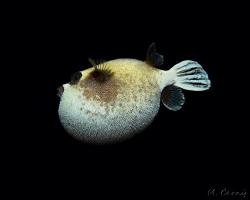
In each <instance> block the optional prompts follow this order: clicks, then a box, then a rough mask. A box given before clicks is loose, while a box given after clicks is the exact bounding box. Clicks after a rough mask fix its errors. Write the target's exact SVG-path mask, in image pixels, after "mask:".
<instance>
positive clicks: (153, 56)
mask: <svg viewBox="0 0 250 200" xmlns="http://www.w3.org/2000/svg"><path fill="white" fill-rule="evenodd" d="M146 62H147V63H148V64H150V65H152V66H155V67H157V66H160V65H162V64H163V62H164V57H163V55H161V54H159V53H157V51H156V47H155V43H152V44H151V45H150V46H149V47H148V51H147V57H146Z"/></svg>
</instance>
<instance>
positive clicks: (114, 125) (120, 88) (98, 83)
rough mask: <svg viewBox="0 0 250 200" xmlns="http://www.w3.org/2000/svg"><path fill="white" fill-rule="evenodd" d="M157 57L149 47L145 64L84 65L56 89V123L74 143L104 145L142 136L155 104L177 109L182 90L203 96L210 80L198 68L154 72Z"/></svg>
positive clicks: (128, 61)
mask: <svg viewBox="0 0 250 200" xmlns="http://www.w3.org/2000/svg"><path fill="white" fill-rule="evenodd" d="M163 60H164V58H163V56H162V55H161V54H159V53H157V51H156V47H155V43H152V44H151V45H150V46H149V48H148V51H147V56H146V61H141V60H137V59H129V58H121V59H115V60H110V61H105V62H101V63H100V62H99V63H97V62H95V61H93V60H92V59H90V62H91V64H92V67H90V68H88V69H86V70H84V71H79V72H76V73H74V74H73V75H72V76H71V81H70V83H66V84H63V85H62V86H60V87H59V88H58V96H60V103H59V109H58V113H59V119H60V121H61V124H62V125H63V127H64V129H65V130H66V131H67V132H68V133H69V134H70V135H71V136H73V137H74V138H76V139H77V140H80V141H83V142H87V143H94V144H107V143H115V142H120V141H124V140H127V139H129V138H131V137H133V136H135V135H136V134H138V133H140V132H141V131H143V130H144V129H145V128H146V127H147V126H149V125H150V124H151V122H152V121H153V120H154V118H155V116H156V115H157V113H158V111H159V108H160V102H162V103H163V105H164V106H165V107H167V108H168V109H169V110H172V111H177V110H179V109H181V107H182V106H183V104H184V101H185V98H184V94H183V92H182V89H184V90H190V91H203V90H207V89H209V88H210V80H209V78H208V75H207V73H206V72H205V71H204V69H203V68H202V66H201V65H200V64H199V63H197V62H195V61H192V60H185V61H182V62H180V63H178V64H176V65H174V66H173V67H172V68H171V69H169V70H161V69H157V68H156V67H157V66H160V65H162V64H163Z"/></svg>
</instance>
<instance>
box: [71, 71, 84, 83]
mask: <svg viewBox="0 0 250 200" xmlns="http://www.w3.org/2000/svg"><path fill="white" fill-rule="evenodd" d="M81 77H82V73H81V72H79V71H78V72H75V73H73V74H72V75H71V77H70V84H71V85H74V84H77V83H78V81H79V80H80V79H81Z"/></svg>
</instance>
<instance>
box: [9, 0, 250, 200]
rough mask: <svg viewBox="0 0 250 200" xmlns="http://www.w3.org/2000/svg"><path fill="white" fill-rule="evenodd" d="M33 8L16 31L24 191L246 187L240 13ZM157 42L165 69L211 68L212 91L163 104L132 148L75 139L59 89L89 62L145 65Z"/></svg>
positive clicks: (200, 191)
mask: <svg viewBox="0 0 250 200" xmlns="http://www.w3.org/2000/svg"><path fill="white" fill-rule="evenodd" d="M27 6H28V5H27ZM29 6H30V7H31V9H27V10H28V11H27V12H23V13H22V14H21V15H19V17H20V18H19V17H17V18H15V21H16V26H15V29H16V30H17V31H18V34H14V35H15V39H16V41H17V42H16V43H15V44H14V47H17V49H20V50H21V52H20V54H21V55H22V56H20V57H21V58H20V60H21V61H22V62H23V63H24V64H23V68H22V72H25V76H24V77H25V78H24V80H23V81H24V83H25V85H26V87H25V91H26V92H27V95H28V98H27V99H26V98H24V100H23V101H24V103H26V104H25V106H23V108H24V113H25V115H21V116H19V118H18V121H19V122H20V124H22V127H25V129H24V131H16V132H15V133H17V134H18V136H17V138H18V140H16V139H14V141H15V142H13V143H14V146H15V148H14V149H12V152H13V155H14V157H15V158H16V159H13V160H14V163H15V164H14V166H19V167H18V168H15V167H14V169H15V171H16V173H15V174H16V176H17V177H19V175H21V176H20V177H21V178H20V179H19V183H20V184H23V182H22V180H23V179H26V180H28V182H29V183H30V184H28V185H29V186H27V187H28V188H30V187H32V190H34V191H37V192H38V193H39V194H43V193H46V192H47V191H52V192H55V191H58V192H59V193H63V194H64V192H65V193H66V192H67V191H74V192H72V193H79V194H81V195H83V196H84V195H86V193H91V195H95V194H101V195H112V194H116V193H118V194H119V195H126V194H132V192H137V193H138V194H148V193H152V194H153V195H157V194H158V195H164V196H169V195H171V196H173V197H175V198H177V199H178V198H179V196H181V197H186V198H189V197H194V196H199V195H202V196H204V198H207V189H208V188H209V187H211V186H214V185H218V184H219V185H220V184H222V183H223V184H231V183H234V185H241V184H242V185H244V186H242V187H245V180H247V171H248V170H247V169H248V168H249V165H248V164H247V161H248V157H249V156H248V153H247V152H248V151H249V146H248V143H249V142H248V140H247V133H248V132H249V131H248V129H247V116H245V115H244V114H247V108H248V101H247V99H248V97H247V87H246V85H247V79H246V78H245V77H246V75H247V67H248V66H247V63H246V62H245V61H244V59H245V58H247V52H246V51H245V50H244V46H246V43H247V41H246V40H245V35H246V32H245V30H244V26H246V25H245V21H244V20H245V18H246V17H245V12H244V11H243V10H242V11H241V10H240V8H239V7H237V6H235V5H223V6H219V5H216V6H215V5H209V4H205V3H204V4H203V5H198V4H195V5H185V4H180V5H178V6H174V7H172V6H170V5H165V4H163V3H153V2H150V3H145V4H143V5H135V4H132V3H128V2H120V3H116V4H106V3H105V4H104V3H103V5H102V4H100V3H96V4H95V3H93V4H90V3H89V4H86V5H83V4H81V5H78V4H75V5H72V4H70V5H69V4H67V3H60V4H59V3H58V4H43V5H42V4H40V5H38V4H36V5H29ZM235 11H237V13H239V14H236V13H235ZM21 16H22V17H21ZM152 42H156V45H157V49H158V51H159V52H160V53H161V54H163V55H164V56H165V64H164V65H163V66H161V67H160V68H161V69H165V70H167V69H170V68H171V67H172V66H173V65H174V64H176V63H178V62H180V61H182V60H186V59H192V60H196V61H198V62H199V63H200V64H201V65H202V66H203V67H204V69H205V70H206V71H207V73H208V75H209V77H210V80H211V84H212V86H211V89H210V90H208V91H204V92H189V91H184V94H185V97H186V102H185V104H184V107H183V108H182V109H181V110H180V111H178V112H171V111H169V110H167V109H166V108H164V107H163V105H161V108H160V111H159V113H158V115H157V116H156V118H155V120H154V122H153V123H152V124H151V125H150V127H149V128H148V129H147V130H145V131H144V132H143V133H141V134H139V135H137V136H136V137H134V138H132V139H131V140H129V141H126V142H122V143H120V144H116V145H106V146H93V145H88V144H84V143H81V142H78V141H76V140H74V139H73V138H71V137H70V136H69V135H68V134H67V133H66V132H65V131H64V129H63V127H62V126H61V124H60V122H59V119H58V115H57V109H58V104H59V98H58V97H57V96H56V93H57V91H56V88H57V87H58V86H60V85H61V84H63V83H66V82H69V80H70V75H71V74H72V73H74V72H76V71H79V70H83V69H86V68H88V67H89V66H90V64H89V63H88V61H87V59H88V58H89V57H91V58H102V59H105V60H110V59H115V58H137V59H141V60H143V59H145V54H146V50H147V47H148V46H149V44H150V43H152ZM19 70H20V69H19ZM20 95H23V92H22V93H21V92H20ZM21 107H22V106H21ZM26 116H27V117H26ZM13 128H14V129H15V128H16V127H13ZM19 138H20V139H19ZM12 166H13V165H12ZM42 182H45V183H44V184H42ZM40 184H41V186H40ZM30 185H31V186H30ZM38 185H39V186H38ZM56 188H58V190H56ZM70 193H71V192H70ZM72 193H71V194H72Z"/></svg>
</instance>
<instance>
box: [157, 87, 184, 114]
mask: <svg viewBox="0 0 250 200" xmlns="http://www.w3.org/2000/svg"><path fill="white" fill-rule="evenodd" d="M161 101H162V103H163V104H164V106H166V107H167V108H168V109H169V110H172V111H177V110H180V109H181V107H182V105H183V104H184V102H185V97H184V94H183V93H182V89H181V88H178V87H175V86H173V85H171V86H167V87H165V88H164V89H163V91H162V94H161Z"/></svg>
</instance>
